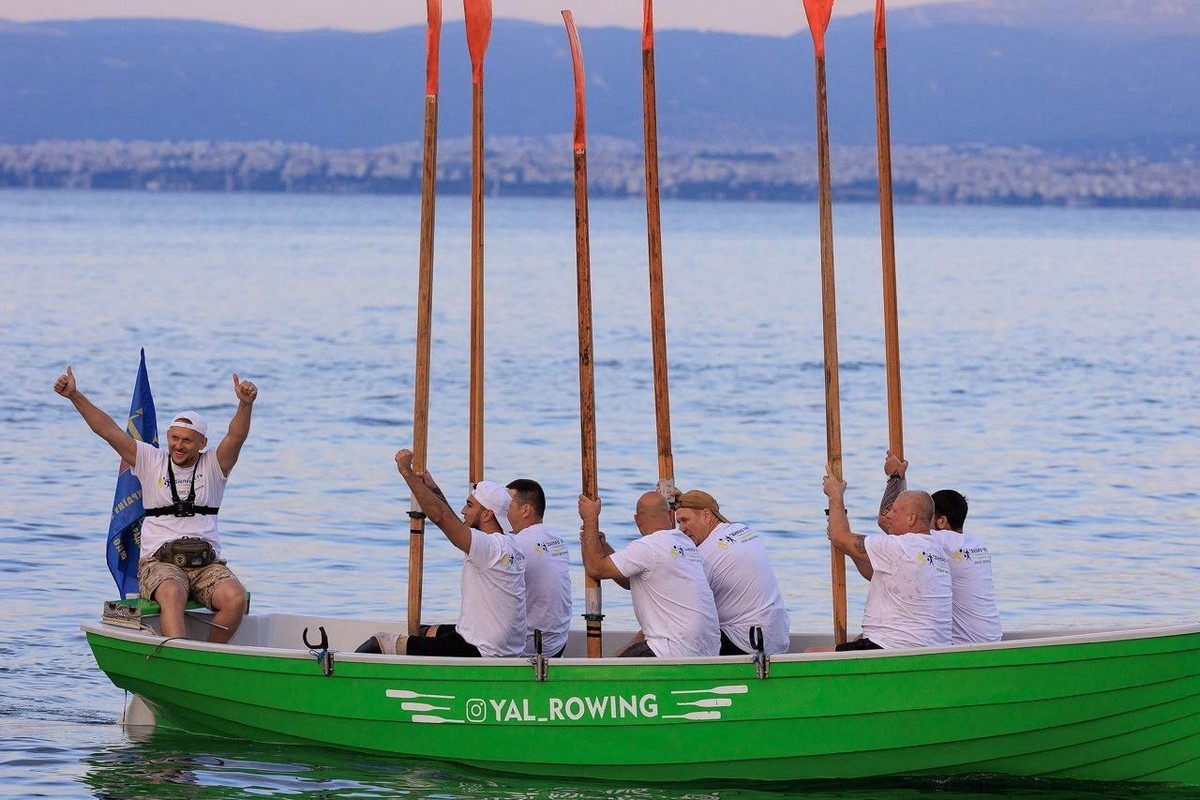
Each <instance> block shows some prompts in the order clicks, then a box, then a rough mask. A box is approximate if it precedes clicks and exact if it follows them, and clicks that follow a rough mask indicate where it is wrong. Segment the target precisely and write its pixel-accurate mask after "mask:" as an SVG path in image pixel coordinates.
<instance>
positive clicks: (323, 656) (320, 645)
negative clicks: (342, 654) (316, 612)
mask: <svg viewBox="0 0 1200 800" xmlns="http://www.w3.org/2000/svg"><path fill="white" fill-rule="evenodd" d="M317 630H319V631H320V632H321V641H319V642H316V643H313V642H310V641H309V640H308V628H305V629H304V632H303V633H301V638H303V639H304V646H305V647H307V648H308V652H309V654H310V655H312V656H313V657H314V658H316V659H317V661H319V662H320V663H321V672H323V673H325V677H326V678H328V677H329V676H330V675H332V674H333V653H334V651H333V650H330V649H329V635H328V634H326V633H325V626H324V625H321V626H318V628H317Z"/></svg>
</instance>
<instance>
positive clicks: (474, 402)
mask: <svg viewBox="0 0 1200 800" xmlns="http://www.w3.org/2000/svg"><path fill="white" fill-rule="evenodd" d="M463 14H464V16H465V18H466V19H465V21H466V29H467V50H468V51H469V52H470V55H471V90H472V91H471V383H470V415H469V436H470V448H469V454H468V464H467V473H468V474H467V480H468V482H469V483H470V485H471V486H472V487H474V486H475V484H476V483H478V482H479V481H481V480H483V373H484V370H483V365H484V360H483V330H484V329H483V302H484V293H483V188H484V185H483V180H484V172H483V57H484V54H485V53H486V52H487V46H488V39H489V38H490V37H491V35H492V2H491V0H463Z"/></svg>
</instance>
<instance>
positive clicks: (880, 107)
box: [875, 47, 904, 459]
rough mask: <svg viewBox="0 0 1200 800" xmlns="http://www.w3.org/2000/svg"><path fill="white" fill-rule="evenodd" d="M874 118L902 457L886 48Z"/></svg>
mask: <svg viewBox="0 0 1200 800" xmlns="http://www.w3.org/2000/svg"><path fill="white" fill-rule="evenodd" d="M875 119H876V134H877V138H878V150H879V231H880V238H881V243H882V248H883V336H884V350H885V364H886V371H887V399H888V449H889V450H891V451H892V453H894V454H895V455H896V457H897V458H901V459H902V458H904V414H903V408H902V405H901V402H900V323H899V314H898V311H897V303H896V233H895V223H894V216H893V210H892V130H891V111H890V107H889V102H888V74H887V48H886V47H878V48H876V49H875Z"/></svg>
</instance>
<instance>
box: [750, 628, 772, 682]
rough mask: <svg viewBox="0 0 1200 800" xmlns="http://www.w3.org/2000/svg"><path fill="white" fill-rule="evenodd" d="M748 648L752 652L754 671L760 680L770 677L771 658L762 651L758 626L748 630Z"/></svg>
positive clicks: (761, 633) (761, 638)
mask: <svg viewBox="0 0 1200 800" xmlns="http://www.w3.org/2000/svg"><path fill="white" fill-rule="evenodd" d="M750 647H751V648H753V650H754V671H755V672H756V673H758V677H759V678H760V679H761V680H766V679H767V678H769V677H771V657H770V656H769V655H767V653H766V651H765V650H764V649H763V632H762V628H761V627H759V626H758V625H753V626H751V628H750Z"/></svg>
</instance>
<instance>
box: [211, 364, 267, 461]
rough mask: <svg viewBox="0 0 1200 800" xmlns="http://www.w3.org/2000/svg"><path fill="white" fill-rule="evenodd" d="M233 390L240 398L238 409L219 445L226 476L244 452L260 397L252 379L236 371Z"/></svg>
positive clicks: (219, 453) (218, 450)
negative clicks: (255, 407)
mask: <svg viewBox="0 0 1200 800" xmlns="http://www.w3.org/2000/svg"><path fill="white" fill-rule="evenodd" d="M233 392H234V394H236V395H237V399H238V407H237V411H235V412H234V413H233V419H231V420H229V431H228V432H227V433H226V434H225V438H224V439H222V440H221V443H220V444H219V445H217V464H219V465H220V466H221V472H224V473H225V475H226V477H228V476H229V473H230V471H231V470H233V467H234V465H236V464H237V461H238V456H240V455H241V454H242V445H244V444H245V443H246V437H247V436H249V435H250V414H251V412H252V411H253V410H254V401H255V400H257V399H258V387H257V386H255V385H254V384H253V383H251V382H250V381H243V380H239V379H238V374H237V373H236V372H235V373H233Z"/></svg>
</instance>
